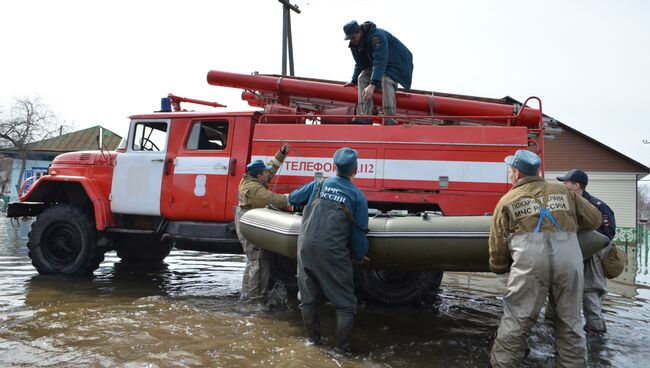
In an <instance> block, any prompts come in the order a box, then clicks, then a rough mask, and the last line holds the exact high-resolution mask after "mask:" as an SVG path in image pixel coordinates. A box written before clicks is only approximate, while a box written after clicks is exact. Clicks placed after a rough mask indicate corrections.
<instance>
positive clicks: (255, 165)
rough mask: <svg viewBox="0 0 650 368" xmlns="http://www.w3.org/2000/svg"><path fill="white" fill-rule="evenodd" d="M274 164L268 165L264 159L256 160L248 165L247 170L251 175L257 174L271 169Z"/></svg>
mask: <svg viewBox="0 0 650 368" xmlns="http://www.w3.org/2000/svg"><path fill="white" fill-rule="evenodd" d="M272 168H273V166H267V165H266V164H265V163H264V161H262V160H255V161H253V162H251V163H250V164H248V165H246V171H248V174H249V175H257V174H259V173H261V172H262V171H264V170H271V169H272Z"/></svg>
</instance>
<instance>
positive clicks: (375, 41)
mask: <svg viewBox="0 0 650 368" xmlns="http://www.w3.org/2000/svg"><path fill="white" fill-rule="evenodd" d="M379 46H381V40H380V39H379V37H373V38H372V47H374V48H377V47H379Z"/></svg>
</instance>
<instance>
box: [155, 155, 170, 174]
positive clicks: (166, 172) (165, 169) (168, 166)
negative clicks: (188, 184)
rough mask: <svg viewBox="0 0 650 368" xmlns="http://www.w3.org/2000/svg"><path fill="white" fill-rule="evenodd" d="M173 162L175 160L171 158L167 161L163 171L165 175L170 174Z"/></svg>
mask: <svg viewBox="0 0 650 368" xmlns="http://www.w3.org/2000/svg"><path fill="white" fill-rule="evenodd" d="M152 161H153V160H152ZM160 161H162V160H160ZM173 162H174V161H172V159H171V158H170V159H168V160H167V161H165V167H164V168H163V172H164V173H165V176H168V175H169V168H170V167H171V166H172V163H173Z"/></svg>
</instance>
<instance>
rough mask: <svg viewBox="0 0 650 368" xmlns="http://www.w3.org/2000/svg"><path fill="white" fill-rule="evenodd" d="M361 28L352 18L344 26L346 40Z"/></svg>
mask: <svg viewBox="0 0 650 368" xmlns="http://www.w3.org/2000/svg"><path fill="white" fill-rule="evenodd" d="M358 30H359V23H357V21H356V20H351V21H349V22H347V23H345V25H344V26H343V32H345V38H344V40H349V39H350V38H352V36H354V34H355V33H357V31H358Z"/></svg>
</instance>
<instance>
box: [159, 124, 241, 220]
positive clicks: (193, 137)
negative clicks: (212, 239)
mask: <svg viewBox="0 0 650 368" xmlns="http://www.w3.org/2000/svg"><path fill="white" fill-rule="evenodd" d="M233 123H234V121H233V119H232V118H229V117H218V118H209V119H207V118H206V119H193V120H191V121H188V122H187V124H183V125H184V127H183V129H182V130H177V129H176V128H175V129H174V133H173V134H174V137H178V138H179V139H180V140H181V141H180V142H178V143H175V145H177V146H178V147H177V148H176V149H175V151H176V152H175V157H174V155H171V156H169V157H171V158H172V159H173V173H172V174H171V175H169V176H165V179H164V180H165V181H164V185H163V187H164V188H165V189H164V192H165V193H164V194H163V198H164V199H163V201H164V203H163V215H164V216H165V217H166V218H170V219H176V220H198V221H223V220H224V218H225V212H226V202H227V198H226V194H227V188H228V178H229V174H230V172H231V169H232V168H231V157H230V155H231V151H232V148H233V146H234V145H233V136H234V134H233V130H234V124H233ZM246 144H247V142H246Z"/></svg>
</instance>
